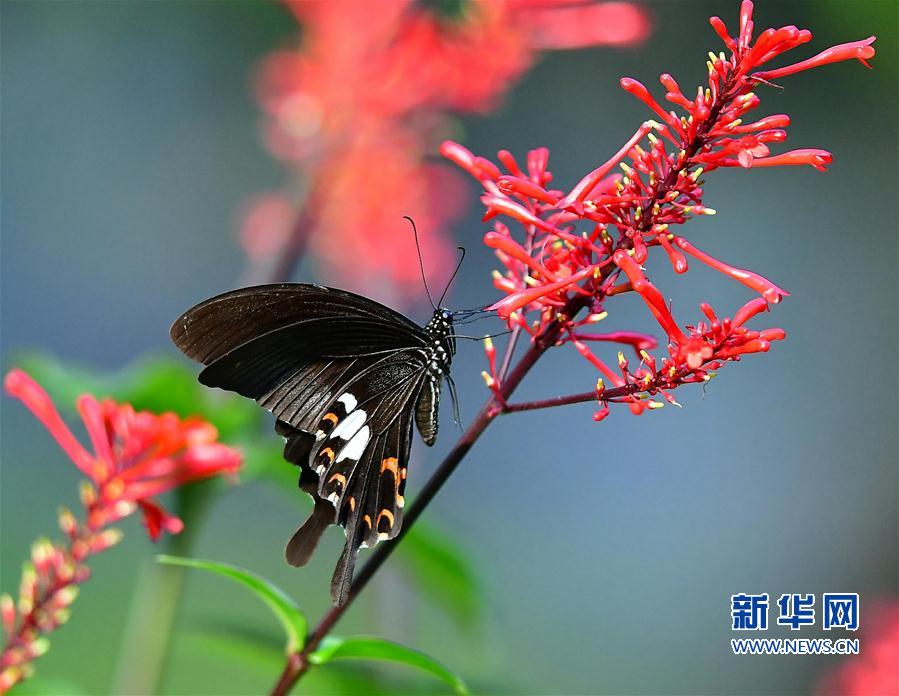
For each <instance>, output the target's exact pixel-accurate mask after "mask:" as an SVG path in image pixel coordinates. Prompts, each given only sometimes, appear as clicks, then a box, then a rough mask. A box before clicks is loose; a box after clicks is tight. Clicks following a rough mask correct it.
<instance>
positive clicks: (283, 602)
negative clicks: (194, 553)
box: [156, 555, 308, 655]
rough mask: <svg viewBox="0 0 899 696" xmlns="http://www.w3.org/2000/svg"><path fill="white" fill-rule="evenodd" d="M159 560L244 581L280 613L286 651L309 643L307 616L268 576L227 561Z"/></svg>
mask: <svg viewBox="0 0 899 696" xmlns="http://www.w3.org/2000/svg"><path fill="white" fill-rule="evenodd" d="M156 560H157V561H159V562H160V563H168V564H169V565H180V566H187V567H189V568H201V569H203V570H209V571H211V572H213V573H218V574H219V575H223V576H225V577H227V578H231V579H232V580H234V581H236V582H239V583H241V584H242V585H244V586H245V587H247V588H249V589H250V590H252V592H253V593H254V594H255V595H256V596H257V597H258V598H259V599H261V600H262V601H263V602H265V603H266V604H267V605H268V607H269V609H271V610H272V611H273V612H274V614H275V616H276V617H278V620H279V621H280V622H281V626H282V627H283V628H284V633H285V634H286V635H287V646H286V648H285V649H286V652H287V654H288V655H290V654H292V653H295V652H297V651H299V650H302V649H303V646H304V645H305V643H306V629H307V627H308V623H307V621H306V616H305V615H304V614H303V612H301V611H300V609H299V607H298V606H297V605H296V604H295V603H294V601H293V600H292V599H291V598H290V597H288V596H287V595H286V594H285V593H284V592H283V591H281V589H280V588H278V587H276V586H275V585H273V584H272V583H270V582H269V581H268V580H264V579H263V578H261V577H259V576H258V575H256V574H255V573H251V572H250V571H248V570H244V569H243V568H238V567H237V566H234V565H230V564H228V563H217V562H215V561H204V560H198V559H193V558H180V557H178V556H165V555H159V556H157V557H156Z"/></svg>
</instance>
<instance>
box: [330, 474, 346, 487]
mask: <svg viewBox="0 0 899 696" xmlns="http://www.w3.org/2000/svg"><path fill="white" fill-rule="evenodd" d="M332 481H337V483H339V484H340V486H341V488H342V487H343V486H345V485H346V476H344V475H343V474H334V475H333V476H332V477H331V478H329V479H328V483H331V482H332Z"/></svg>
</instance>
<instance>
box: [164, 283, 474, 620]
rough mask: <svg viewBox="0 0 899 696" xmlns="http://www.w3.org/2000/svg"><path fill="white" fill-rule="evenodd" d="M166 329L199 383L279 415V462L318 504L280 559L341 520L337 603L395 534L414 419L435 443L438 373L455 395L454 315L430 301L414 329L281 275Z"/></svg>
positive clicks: (390, 314) (362, 302)
mask: <svg viewBox="0 0 899 696" xmlns="http://www.w3.org/2000/svg"><path fill="white" fill-rule="evenodd" d="M171 336H172V340H173V341H174V342H175V345H176V346H178V348H180V349H181V350H182V351H183V352H184V353H185V354H186V355H187V356H188V357H191V358H193V359H195V360H198V361H200V362H201V363H203V364H204V365H206V368H205V369H204V370H203V371H202V372H201V373H200V382H201V383H203V384H205V385H207V386H210V387H220V388H221V389H227V390H230V391H235V392H237V393H239V394H242V395H243V396H247V397H249V398H251V399H255V400H256V401H257V402H258V403H259V404H260V405H261V406H263V407H265V408H267V409H268V410H269V411H271V412H272V413H273V414H274V415H275V417H276V419H277V420H276V423H275V429H276V430H277V431H278V432H279V433H280V434H281V435H283V436H284V438H285V441H286V444H285V447H284V458H285V459H286V460H287V461H289V462H293V463H294V464H297V465H298V466H299V467H300V481H299V484H300V487H301V488H302V489H303V490H305V491H306V492H308V493H309V494H310V495H312V497H313V499H314V501H315V508H314V510H313V512H312V515H311V516H310V517H309V519H308V520H306V522H305V524H303V525H302V526H301V527H300V528H299V529H298V530H297V531H296V533H295V534H294V535H293V537H292V538H291V540H290V541H289V542H288V544H287V551H286V556H287V562H288V563H290V564H291V565H294V566H301V565H304V564H305V563H306V562H307V561H308V560H309V557H310V556H311V554H312V552H313V550H314V549H315V547H316V545H317V543H318V541H319V539H320V538H321V535H322V533H323V532H324V530H325V529H327V527H328V526H329V525H332V524H339V525H341V526H342V527H344V530H345V532H346V546H345V547H344V550H343V554H342V555H341V556H340V560H339V561H338V562H337V568H336V570H335V571H334V577H333V580H332V581H331V601H332V603H333V604H334V605H336V606H340V605H341V604H343V603H344V602H345V601H346V599H347V595H348V593H349V588H350V582H351V580H352V576H353V567H354V566H355V563H356V555H357V553H358V550H359V548H361V547H371V546H374V545H375V544H377V543H378V541H380V540H382V539H392V538H393V537H395V536H396V535H397V534H398V533H399V531H400V527H401V524H402V516H403V503H404V500H403V491H404V489H405V486H406V469H407V467H408V463H409V449H410V447H411V444H412V422H413V420H414V421H415V425H416V426H417V427H418V432H419V433H420V434H421V436H422V438H423V439H424V441H425V443H426V444H427V445H433V444H434V442H435V440H436V439H437V428H438V417H437V411H438V405H439V401H440V388H441V385H442V380H443V379H446V380H447V381H448V383H449V384H450V388H451V390H452V391H453V397H454V401H455V394H454V388H453V385H452V380H451V378H450V376H449V369H450V364H451V363H452V359H453V355H454V354H455V352H456V339H455V335H454V333H453V314H452V313H451V312H449V311H448V310H446V309H442V308H435V310H434V314H433V316H432V317H431V320H430V321H429V322H428V324H427V325H426V326H425V327H420V326H418V325H417V324H415V323H413V322H412V321H410V320H409V319H407V318H406V317H404V316H403V315H401V314H399V313H397V312H395V311H394V310H392V309H390V308H388V307H385V306H384V305H381V304H379V303H377V302H375V301H373V300H370V299H367V298H365V297H361V296H359V295H354V294H353V293H350V292H345V291H343V290H335V289H333V288H327V287H323V286H321V285H307V284H292V283H284V284H279V285H261V286H258V287H251V288H244V289H242V290H235V291H233V292H228V293H225V294H223V295H219V296H217V297H213V298H212V299H209V300H206V301H205V302H202V303H200V304H198V305H197V306H196V307H194V308H192V309H190V310H188V311H187V312H185V313H184V314H183V315H182V316H181V317H180V318H179V319H178V320H177V321H176V322H175V323H174V325H173V326H172V329H171Z"/></svg>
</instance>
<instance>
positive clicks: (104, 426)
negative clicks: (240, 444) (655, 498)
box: [0, 370, 241, 693]
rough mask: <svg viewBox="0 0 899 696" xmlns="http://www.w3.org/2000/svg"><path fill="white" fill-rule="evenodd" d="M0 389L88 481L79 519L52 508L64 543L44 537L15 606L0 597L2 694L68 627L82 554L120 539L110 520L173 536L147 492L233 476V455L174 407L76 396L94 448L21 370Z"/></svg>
mask: <svg viewBox="0 0 899 696" xmlns="http://www.w3.org/2000/svg"><path fill="white" fill-rule="evenodd" d="M4 385H5V387H6V390H7V392H8V393H9V394H11V395H12V396H14V397H15V398H17V399H19V400H20V401H21V402H22V403H23V404H24V405H25V406H26V407H27V408H28V410H29V411H31V412H32V414H34V416H35V417H36V418H37V419H38V420H39V421H40V422H41V423H42V424H43V425H44V427H46V428H47V430H48V431H49V432H50V434H51V435H52V436H53V438H54V439H55V440H56V442H57V443H58V444H59V446H60V447H62V449H63V451H64V452H65V453H66V454H67V455H68V456H69V458H70V459H71V460H72V462H73V463H74V464H75V466H77V467H78V469H79V470H80V471H81V472H82V473H84V474H85V475H86V476H87V477H88V479H90V482H85V484H84V485H83V486H82V489H81V501H82V503H83V504H84V507H85V513H86V514H85V520H84V522H79V521H78V520H77V519H76V518H75V516H74V515H73V514H72V513H71V512H70V511H68V510H66V509H62V510H61V511H60V513H59V526H60V529H62V531H63V533H64V534H65V535H66V537H67V542H66V543H55V542H51V541H49V540H47V539H41V540H39V541H37V542H36V543H35V544H34V546H33V547H32V551H31V561H30V562H29V563H26V564H25V568H24V570H23V572H22V579H21V583H20V587H19V599H18V604H16V603H14V602H13V600H12V597H10V596H9V595H7V594H4V595H2V597H0V617H2V625H3V631H4V639H5V643H4V646H3V651H2V653H0V693H4V692H5V691H6V690H7V689H9V688H10V687H11V686H13V685H14V684H16V683H17V682H19V681H21V680H22V679H24V678H25V677H27V676H29V674H30V673H31V671H32V669H33V667H32V665H31V662H32V661H33V660H34V659H35V658H36V657H39V656H40V655H42V654H43V653H44V652H45V651H46V650H47V648H48V647H49V644H48V642H47V639H46V638H45V637H44V636H45V635H46V634H47V633H49V632H50V631H52V630H54V629H55V628H57V627H58V626H60V625H61V624H63V623H65V621H66V620H67V619H68V616H69V605H70V604H71V603H72V602H73V601H74V599H75V597H76V596H77V594H78V587H77V586H78V585H79V584H81V583H82V582H84V581H85V580H87V579H88V578H89V577H90V569H89V568H88V567H87V565H86V561H87V559H88V558H89V557H90V556H92V555H94V554H97V553H99V552H101V551H104V550H105V549H107V548H109V547H110V546H113V545H115V544H116V543H118V541H119V540H120V539H121V536H122V535H121V532H120V531H119V530H118V529H114V528H110V527H109V525H110V524H112V523H114V522H117V521H118V520H120V519H122V518H124V517H127V516H128V515H131V514H132V513H134V512H135V511H136V510H138V509H139V510H140V511H141V513H142V515H143V520H144V524H145V526H146V528H147V533H148V534H149V536H150V538H151V539H153V540H154V541H155V540H156V539H158V538H159V536H160V535H161V534H162V533H163V532H168V533H170V534H177V533H178V532H180V531H181V530H182V528H183V526H184V525H183V523H182V522H181V520H180V519H178V518H177V517H176V516H174V515H172V514H170V513H168V512H166V511H165V510H164V509H163V508H162V506H160V505H159V504H158V503H157V502H156V501H155V500H154V498H155V497H156V496H158V495H159V494H161V493H164V492H166V491H169V490H172V489H174V488H178V487H179V486H182V485H184V484H186V483H190V482H192V481H199V480H201V479H207V478H211V477H214V476H218V475H222V474H234V473H236V472H237V470H238V468H239V467H240V463H241V457H240V454H239V453H238V452H237V451H236V450H234V449H232V448H230V447H226V446H225V445H222V444H220V443H218V442H216V439H217V437H218V435H217V432H216V430H215V428H214V427H213V426H212V425H210V424H209V423H206V422H205V421H203V420H201V419H198V418H188V419H185V420H182V419H181V418H179V417H178V416H176V415H175V414H173V413H165V414H162V415H156V414H153V413H149V412H147V411H135V410H134V409H133V408H132V407H131V406H129V405H128V404H117V403H115V402H113V401H112V400H109V399H104V400H103V401H98V400H97V399H96V398H94V397H93V396H91V395H89V394H86V395H83V396H81V397H80V398H79V399H78V402H77V406H78V412H79V414H80V415H81V418H82V421H83V422H84V426H85V428H86V430H87V434H88V437H89V439H90V441H91V447H92V449H93V451H90V450H88V449H86V448H85V447H84V446H83V445H82V444H81V443H80V442H79V441H78V439H77V438H76V437H75V436H74V435H73V434H72V431H71V430H69V428H68V426H67V425H66V424H65V422H63V420H62V417H61V416H60V415H59V412H58V411H57V410H56V407H55V406H54V405H53V402H52V401H51V399H50V397H49V396H48V395H47V393H46V392H45V391H44V390H43V389H42V388H41V387H40V385H39V384H38V383H37V382H35V381H34V380H33V379H32V378H31V377H29V376H28V375H27V374H26V373H25V372H23V371H21V370H12V371H11V372H10V373H9V374H7V375H6V378H5V380H4Z"/></svg>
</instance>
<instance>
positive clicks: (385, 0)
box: [241, 0, 649, 294]
mask: <svg viewBox="0 0 899 696" xmlns="http://www.w3.org/2000/svg"><path fill="white" fill-rule="evenodd" d="M287 5H288V7H289V8H290V10H291V11H292V12H293V14H294V16H295V17H296V19H297V21H298V22H299V24H300V26H301V31H302V39H301V45H300V47H299V48H298V49H285V50H281V51H278V52H276V53H274V54H272V55H271V56H269V57H268V58H267V59H266V61H265V62H264V64H263V65H262V68H261V71H260V75H259V79H258V83H257V92H258V98H259V101H260V103H261V105H262V107H263V110H264V113H265V122H264V133H265V139H266V142H267V144H268V146H269V149H270V150H271V151H272V153H273V154H274V155H275V156H276V157H278V158H280V159H282V160H283V161H284V162H285V163H286V164H287V165H288V166H290V167H291V168H293V169H294V171H295V173H296V174H297V179H298V181H297V183H296V184H295V185H292V186H291V188H290V189H289V190H287V191H285V192H283V193H281V194H280V196H281V200H282V201H283V202H289V204H290V205H292V206H293V207H295V208H299V209H301V210H302V211H303V214H302V215H301V216H298V219H297V221H296V223H295V226H294V229H293V232H292V235H291V238H290V239H288V240H285V242H284V246H283V247H282V248H281V249H280V251H282V252H286V253H287V254H291V253H297V251H298V249H299V248H303V247H306V246H308V247H309V248H310V249H311V250H312V251H313V252H314V253H315V254H316V256H317V257H318V258H319V259H320V260H322V261H324V263H325V266H326V271H327V272H328V273H329V274H331V275H337V276H338V277H340V279H341V282H343V283H344V284H346V285H350V286H357V287H366V286H368V287H372V282H371V281H373V280H377V281H380V283H381V284H383V281H384V280H385V279H388V280H390V281H391V282H392V283H393V285H394V286H395V287H396V289H397V290H399V291H400V293H406V294H408V293H409V291H410V290H411V291H412V292H413V294H417V293H419V292H420V290H421V288H420V279H419V277H418V270H417V269H418V264H417V260H416V259H415V250H414V246H413V245H412V244H410V243H409V240H408V227H407V226H406V225H405V224H403V223H402V222H401V218H402V216H403V215H411V216H412V217H414V218H415V219H416V221H417V222H418V225H419V227H420V228H422V229H425V230H427V231H428V233H427V234H426V235H424V236H423V237H422V244H423V246H424V247H425V248H424V250H423V255H424V260H425V263H426V265H427V267H428V271H429V272H433V271H434V270H437V269H441V268H444V267H445V265H446V260H447V257H448V255H449V253H450V249H451V245H450V243H449V240H448V239H447V238H446V236H445V235H444V234H443V230H444V228H445V226H446V225H447V224H448V223H449V222H451V221H452V220H453V219H454V218H456V217H458V216H459V215H460V213H461V206H462V203H463V202H464V189H463V188H462V187H461V186H460V184H459V181H458V180H457V178H456V174H455V172H453V171H452V170H450V169H448V168H446V167H445V166H443V165H442V164H439V163H431V162H428V161H427V157H428V155H430V154H431V153H432V152H433V151H434V150H436V143H437V142H439V139H440V136H441V134H446V132H447V131H448V130H449V129H450V124H449V122H448V113H449V112H457V113H466V112H468V113H470V112H479V113H485V112H488V111H490V110H491V109H493V108H495V107H496V105H497V103H498V102H499V100H500V98H501V97H502V96H503V94H504V93H505V92H506V91H508V89H509V88H510V87H511V86H512V84H514V82H515V80H517V79H518V78H519V77H521V75H522V74H524V72H525V71H526V70H527V69H528V68H529V67H530V66H531V65H532V64H533V62H534V61H535V60H536V58H537V55H538V54H539V52H540V51H542V50H548V49H559V48H577V47H582V46H591V45H593V46H595V45H603V44H608V45H633V44H636V43H638V42H640V41H642V40H643V39H644V38H645V37H646V35H647V33H648V29H649V23H648V20H647V17H646V15H645V13H643V12H642V11H641V10H640V9H638V8H637V7H636V6H635V5H633V4H631V3H626V2H608V3H596V2H590V1H588V0H576V1H575V2H569V3H554V2H540V1H536V2H535V1H530V2H527V1H524V2H523V1H520V0H463V1H462V2H460V3H458V10H456V11H454V12H452V13H450V12H445V11H441V9H440V8H441V7H442V6H441V5H439V4H437V3H419V2H414V1H413V0H382V1H381V2H368V1H366V0H347V1H344V2H297V1H293V2H288V3H287ZM261 205H266V206H268V207H269V209H271V199H267V200H263V201H262V202H261ZM271 219H272V218H271V216H269V215H261V214H260V215H257V214H256V213H255V212H254V211H251V212H250V214H249V215H247V217H246V218H245V222H244V228H243V232H242V235H241V238H242V240H243V243H244V246H245V248H246V249H247V250H248V253H251V254H252V253H253V252H254V251H255V252H258V250H259V249H260V247H266V248H267V250H269V248H268V247H267V246H266V245H265V244H262V243H257V242H256V241H255V239H256V238H257V237H262V238H264V239H266V240H268V239H271V238H279V237H280V236H281V235H280V233H277V234H273V233H270V232H269V231H268V229H267V224H268V222H270V221H271ZM276 224H277V225H282V224H283V223H282V218H280V217H279V219H278V221H277V223H276ZM392 235H402V237H401V238H400V239H399V240H398V241H397V242H394V240H393V239H392ZM270 253H271V252H270ZM273 256H274V254H272V257H273ZM256 260H257V261H258V260H260V256H259V255H258V253H257V254H256ZM285 271H287V272H289V268H288V269H281V272H280V273H279V272H277V271H276V275H279V274H280V275H282V276H283V275H284V272H285ZM279 279H283V277H282V278H279ZM375 285H377V284H375Z"/></svg>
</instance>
